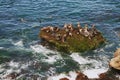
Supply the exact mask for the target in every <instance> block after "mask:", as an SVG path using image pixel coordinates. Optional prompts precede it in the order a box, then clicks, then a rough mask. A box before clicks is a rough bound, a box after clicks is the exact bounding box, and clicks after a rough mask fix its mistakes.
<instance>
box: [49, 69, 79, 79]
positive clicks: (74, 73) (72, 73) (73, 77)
mask: <svg viewBox="0 0 120 80" xmlns="http://www.w3.org/2000/svg"><path fill="white" fill-rule="evenodd" d="M76 77H77V73H76V72H72V71H70V72H69V73H68V74H65V73H61V74H60V75H55V76H51V77H49V78H48V79H47V80H60V79H61V78H67V79H69V80H75V78H76Z"/></svg>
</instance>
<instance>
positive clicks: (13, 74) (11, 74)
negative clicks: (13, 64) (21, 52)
mask: <svg viewBox="0 0 120 80" xmlns="http://www.w3.org/2000/svg"><path fill="white" fill-rule="evenodd" d="M17 76H19V74H18V73H16V72H12V73H10V74H8V75H7V76H6V79H15V78H16V77H17Z"/></svg>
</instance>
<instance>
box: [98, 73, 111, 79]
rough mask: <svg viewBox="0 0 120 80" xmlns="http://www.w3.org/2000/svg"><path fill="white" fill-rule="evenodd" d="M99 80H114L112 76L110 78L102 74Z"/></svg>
mask: <svg viewBox="0 0 120 80" xmlns="http://www.w3.org/2000/svg"><path fill="white" fill-rule="evenodd" d="M98 80H113V79H111V78H110V76H109V77H108V76H107V75H106V73H102V74H100V75H99V79H98Z"/></svg>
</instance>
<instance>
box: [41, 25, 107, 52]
mask: <svg viewBox="0 0 120 80" xmlns="http://www.w3.org/2000/svg"><path fill="white" fill-rule="evenodd" d="M39 37H40V38H41V41H42V42H41V43H42V45H45V46H47V47H49V48H52V49H56V50H58V51H62V52H84V51H88V50H92V49H95V48H97V47H98V46H100V45H101V44H102V43H104V42H105V39H104V37H103V36H102V34H101V32H99V31H98V30H97V29H96V28H95V27H94V25H93V26H92V27H91V28H88V25H85V27H84V28H83V27H81V25H80V23H78V25H77V27H73V25H72V24H65V25H64V27H63V28H58V27H52V26H48V27H43V28H41V30H40V33H39Z"/></svg>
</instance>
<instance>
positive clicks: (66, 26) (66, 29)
mask: <svg viewBox="0 0 120 80" xmlns="http://www.w3.org/2000/svg"><path fill="white" fill-rule="evenodd" d="M63 29H64V30H65V31H66V32H68V31H69V29H68V25H67V24H64V27H63Z"/></svg>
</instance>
